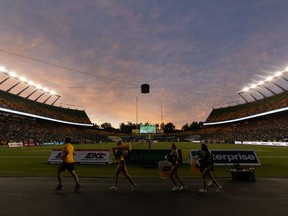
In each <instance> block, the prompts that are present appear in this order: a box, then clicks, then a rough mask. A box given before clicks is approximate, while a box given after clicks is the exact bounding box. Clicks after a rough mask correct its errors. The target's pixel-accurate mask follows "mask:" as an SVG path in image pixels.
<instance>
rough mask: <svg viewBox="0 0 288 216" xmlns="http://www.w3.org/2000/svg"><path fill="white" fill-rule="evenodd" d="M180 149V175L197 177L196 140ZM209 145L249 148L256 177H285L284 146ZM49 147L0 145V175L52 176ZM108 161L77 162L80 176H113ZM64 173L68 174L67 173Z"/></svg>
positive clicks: (145, 171)
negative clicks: (257, 162) (192, 155)
mask: <svg viewBox="0 0 288 216" xmlns="http://www.w3.org/2000/svg"><path fill="white" fill-rule="evenodd" d="M176 144H177V148H178V149H181V150H182V155H183V162H184V165H182V166H181V168H180V170H179V175H180V176H181V177H182V178H199V177H200V176H199V174H195V173H193V174H192V173H191V171H190V169H191V167H190V165H189V164H188V163H189V149H199V148H200V144H198V143H191V142H177V143H176ZM114 145H115V143H101V144H94V145H75V148H76V149H111V148H112V146H114ZM170 145H171V143H164V142H163V143H160V142H159V143H154V144H153V145H152V149H170ZM132 148H133V149H147V145H146V144H140V143H132ZM209 148H210V149H253V150H255V151H256V154H257V155H258V157H259V159H260V162H261V164H262V165H261V166H257V167H255V171H256V177H288V157H286V156H288V148H286V147H276V146H249V145H231V144H209ZM52 149H61V146H36V147H24V148H8V147H7V146H5V147H0V176H2V177H3V176H55V175H56V169H57V165H51V164H48V158H49V155H50V152H51V150H52ZM112 162H113V163H112V164H110V165H77V166H76V171H77V173H78V175H79V176H80V177H114V171H115V164H114V162H115V160H114V159H113V160H112ZM230 168H231V167H227V166H224V167H222V166H221V167H220V166H217V167H216V168H215V172H214V176H216V177H230V176H231V175H230ZM128 171H129V173H130V175H131V176H133V177H134V178H159V176H160V175H159V170H158V169H157V168H151V167H148V166H145V165H128ZM64 175H68V174H67V173H66V174H64Z"/></svg>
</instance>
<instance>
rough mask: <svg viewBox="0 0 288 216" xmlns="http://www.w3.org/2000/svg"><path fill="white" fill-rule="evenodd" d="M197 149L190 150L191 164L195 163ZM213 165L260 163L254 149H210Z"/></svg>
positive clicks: (258, 164)
mask: <svg viewBox="0 0 288 216" xmlns="http://www.w3.org/2000/svg"><path fill="white" fill-rule="evenodd" d="M198 151H199V150H193V149H191V150H190V159H191V164H193V163H194V164H195V160H196V159H197V152H198ZM211 153H212V154H213V161H214V165H215V166H226V165H232V166H234V165H240V166H245V165H247V166H260V165H261V163H260V161H259V159H258V157H257V155H256V152H255V151H254V150H250V149H246V150H242V149H241V150H230V149H229V150H211Z"/></svg>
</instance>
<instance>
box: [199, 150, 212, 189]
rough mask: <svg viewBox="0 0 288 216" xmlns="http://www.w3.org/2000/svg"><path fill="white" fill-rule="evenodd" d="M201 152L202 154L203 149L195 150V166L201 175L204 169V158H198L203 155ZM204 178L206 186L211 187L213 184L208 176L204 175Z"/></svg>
mask: <svg viewBox="0 0 288 216" xmlns="http://www.w3.org/2000/svg"><path fill="white" fill-rule="evenodd" d="M203 154H204V151H202V150H199V151H198V152H197V158H196V163H197V167H198V168H199V171H200V173H201V176H202V173H203V171H204V169H205V166H204V165H205V164H204V163H203V162H204V160H200V158H202V157H203ZM211 171H214V168H213V167H212V169H211ZM206 180H207V185H208V187H213V186H214V185H213V182H212V180H211V179H209V177H208V176H206Z"/></svg>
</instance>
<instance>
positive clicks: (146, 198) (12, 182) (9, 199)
mask: <svg viewBox="0 0 288 216" xmlns="http://www.w3.org/2000/svg"><path fill="white" fill-rule="evenodd" d="M135 180H136V182H137V184H138V185H137V187H136V189H135V191H133V192H132V191H131V189H130V186H129V184H128V181H127V180H126V179H124V178H121V179H120V182H119V183H120V184H119V188H118V191H110V190H109V186H111V185H112V184H113V182H114V180H113V179H105V178H86V179H81V183H82V185H83V186H82V188H81V190H80V191H79V192H78V193H74V192H73V190H74V182H73V180H72V179H71V178H69V179H68V178H64V186H65V188H64V189H63V190H61V191H57V192H55V191H54V190H53V189H54V187H55V186H56V179H55V178H47V177H37V178H34V177H22V178H9V177H7V178H0V194H1V202H0V215H1V216H16V215H19V216H20V215H21V216H25V215H27V216H33V215H35V216H36V215H37V216H39V215H41V216H46V215H47V216H51V215H54V216H58V215H59V216H60V215H69V216H74V215H75V216H79V215H87V216H88V215H103V216H104V215H105V216H106V215H107V216H110V215H118V216H119V215H127V216H130V215H131V216H135V215H137V216H154V215H157V216H158V215H167V216H170V215H172V216H175V215H197V216H201V215H215V216H218V215H219V216H222V215H233V216H243V215H249V216H250V215H251V216H266V215H267V216H268V215H269V216H271V215H286V214H287V213H288V207H287V200H288V179H286V178H283V179H281V178H280V179H277V178H267V179H266V178H263V179H257V181H256V182H240V181H232V180H231V179H219V182H220V184H221V185H222V186H223V188H224V190H223V191H221V192H220V193H216V192H215V188H209V190H208V192H207V193H199V192H197V190H198V189H199V188H201V180H200V179H184V183H185V184H186V185H187V190H185V191H175V192H172V191H171V188H172V187H171V186H172V183H171V182H170V180H168V179H166V180H162V179H135Z"/></svg>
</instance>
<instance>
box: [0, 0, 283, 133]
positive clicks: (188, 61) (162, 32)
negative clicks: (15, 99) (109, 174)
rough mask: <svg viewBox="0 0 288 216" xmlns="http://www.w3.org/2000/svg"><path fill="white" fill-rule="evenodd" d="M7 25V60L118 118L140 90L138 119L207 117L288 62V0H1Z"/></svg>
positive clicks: (1, 43)
mask: <svg viewBox="0 0 288 216" xmlns="http://www.w3.org/2000/svg"><path fill="white" fill-rule="evenodd" d="M0 32H1V33H0V65H3V66H5V67H6V69H7V70H9V71H15V72H17V74H18V75H23V76H25V77H26V78H27V79H29V80H33V81H34V82H35V83H39V84H41V85H43V86H46V87H47V88H49V89H54V90H55V91H57V93H59V94H60V95H61V98H60V99H59V100H58V101H57V103H56V104H55V105H57V106H65V107H67V106H69V107H71V108H78V109H85V111H86V113H87V115H88V116H89V118H90V120H91V121H92V122H93V123H96V124H98V125H100V124H102V123H105V122H109V123H111V124H112V126H113V127H115V128H118V127H119V124H120V123H122V122H124V123H125V124H126V123H127V122H132V123H135V122H136V98H138V123H141V122H142V123H146V122H149V123H152V124H153V123H160V121H161V113H162V121H163V122H164V123H165V124H166V123H169V122H172V123H173V124H174V125H175V126H176V128H177V129H181V127H182V126H183V125H184V124H186V123H188V124H191V123H192V122H193V121H205V120H206V118H207V117H208V115H209V114H210V112H211V110H212V108H213V107H219V106H225V105H226V106H227V104H232V102H233V101H238V103H243V102H244V101H243V99H242V98H241V97H239V95H237V94H236V92H237V91H239V90H241V89H243V87H245V86H246V85H247V84H248V83H251V82H253V81H255V80H256V81H257V80H259V79H261V78H263V77H265V76H267V75H270V74H272V73H274V72H276V71H279V70H283V69H284V68H286V67H287V66H288V43H287V42H288V1H287V0H253V1H251V0H217V1H216V0H118V1H117V0H13V1H11V0H0ZM4 78H5V76H4V75H3V74H0V82H1V80H3V79H4ZM13 83H16V81H13V80H10V81H9V82H7V83H6V84H5V85H0V89H2V90H7V88H8V87H7V86H11V85H13ZM144 83H147V84H149V85H150V93H149V94H141V89H140V86H141V84H144ZM23 86H24V85H22V86H21V85H20V86H19V88H18V87H17V88H15V89H13V91H12V93H17V92H19V89H21V88H22V89H23V88H24V87H23ZM31 91H32V90H29V89H28V90H27V91H26V92H23V94H22V96H23V97H25V95H28V94H29V93H31ZM39 94H40V93H39ZM39 94H38V95H39ZM38 95H35V97H37V96H38ZM44 99H45V97H43V100H44ZM43 100H42V101H43ZM40 101H41V100H40ZM161 104H162V112H161Z"/></svg>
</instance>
